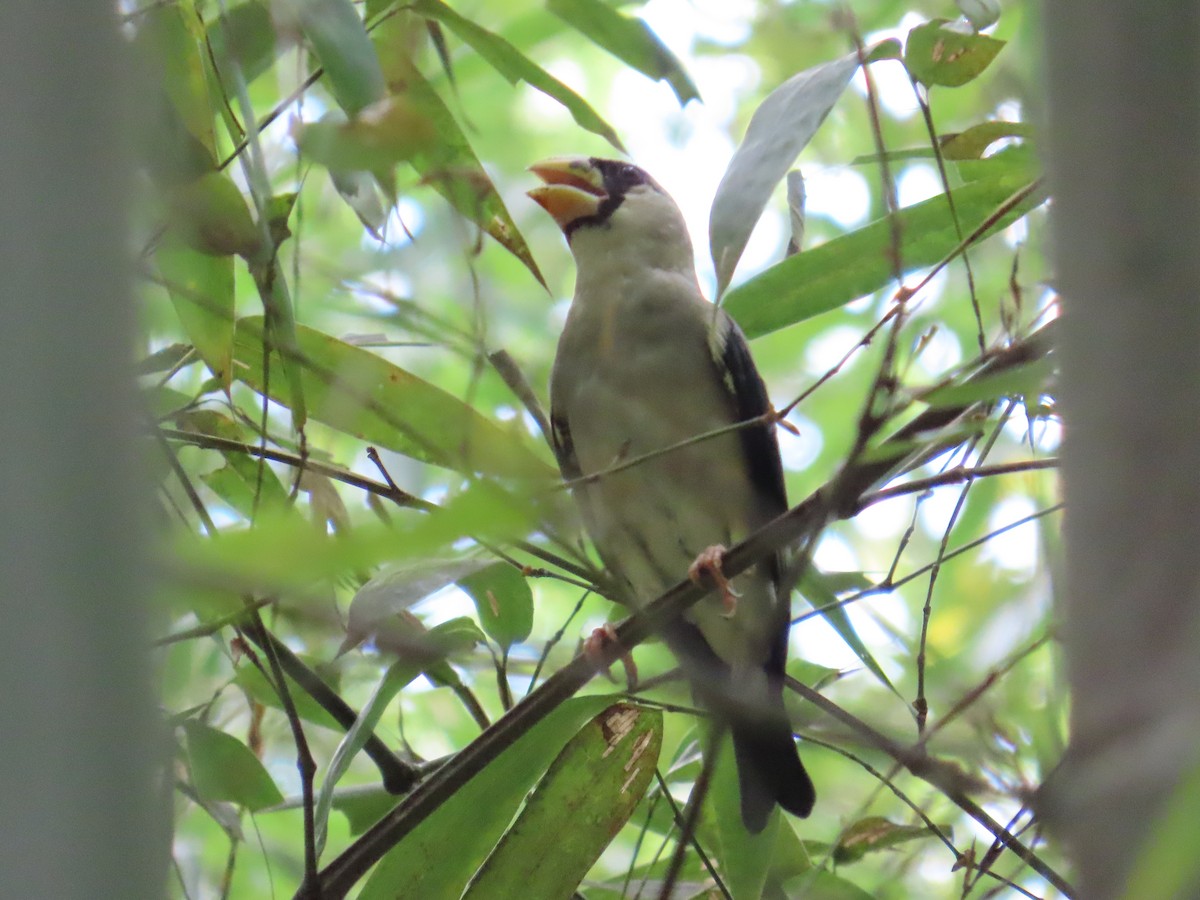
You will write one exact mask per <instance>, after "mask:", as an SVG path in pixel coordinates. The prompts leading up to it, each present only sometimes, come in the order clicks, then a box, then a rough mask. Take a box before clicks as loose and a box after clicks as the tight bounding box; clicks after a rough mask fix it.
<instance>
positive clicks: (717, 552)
mask: <svg viewBox="0 0 1200 900" xmlns="http://www.w3.org/2000/svg"><path fill="white" fill-rule="evenodd" d="M724 562H725V548H724V547H722V546H721V545H720V544H713V545H712V546H711V547H705V548H704V549H703V550H701V551H700V555H699V556H697V557H696V559H695V561H694V562H693V563H692V564H691V565H690V566H688V578H690V579H691V580H692V581H693V582H694V583H695V584H697V585H700V586H701V587H703V586H704V580H705V577H707V578H710V579H712V583H713V584H714V585H716V587H717V589H718V590H719V591H720V592H721V606H722V607H724V610H725V611H724V612H723V613H722V614H721V615H723V616H724V617H725V618H727V619H728V618H732V617H733V614H734V613H736V612H737V602H738V598H739V597H740V596H741V594H739V593H738V592H737V591H735V590H734V589H733V585H732V584H730V583H729V579H728V578H726V577H725V571H724V569H723V568H722V566H723V564H724Z"/></svg>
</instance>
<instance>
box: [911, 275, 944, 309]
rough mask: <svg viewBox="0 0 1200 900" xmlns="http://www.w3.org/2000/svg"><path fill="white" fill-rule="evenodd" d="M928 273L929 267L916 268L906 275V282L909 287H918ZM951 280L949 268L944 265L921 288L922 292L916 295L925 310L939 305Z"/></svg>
mask: <svg viewBox="0 0 1200 900" xmlns="http://www.w3.org/2000/svg"><path fill="white" fill-rule="evenodd" d="M927 274H929V270H928V269H915V270H913V271H912V272H909V273H908V274H907V275H905V277H904V283H905V284H907V285H908V286H909V287H916V286H917V285H918V284H919V283H920V282H921V281H923V280H924V278H925V276H926V275H927ZM949 280H950V272H949V269H948V268H947V267H945V266H943V267H942V268H941V269H939V270H938V272H937V274H936V275H934V276H933V277H932V278H930V279H929V283H928V284H926V285H925V287H923V288H921V292H920V293H919V294H917V295H916V300H917V301H919V302H920V304H921V308H922V309H923V310H925V311H929V310H930V309H933V308H934V307H936V306H937V304H938V301H939V300H941V299H942V297H944V296H945V295H946V285H947V283H948V282H949Z"/></svg>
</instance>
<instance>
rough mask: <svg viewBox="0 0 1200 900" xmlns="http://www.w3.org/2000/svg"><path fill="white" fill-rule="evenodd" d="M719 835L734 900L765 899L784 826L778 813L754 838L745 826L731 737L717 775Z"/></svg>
mask: <svg viewBox="0 0 1200 900" xmlns="http://www.w3.org/2000/svg"><path fill="white" fill-rule="evenodd" d="M707 818H708V821H709V822H711V824H712V827H713V828H714V830H715V832H716V835H717V847H718V848H719V858H720V861H721V872H722V874H723V875H724V877H725V882H726V886H727V887H728V888H729V892H730V894H732V896H733V898H734V900H758V898H760V897H762V896H763V886H764V885H765V884H766V879H767V870H768V867H769V865H770V863H771V857H772V855H773V851H774V848H775V843H776V835H777V833H778V831H779V829H780V825H781V823H782V816H781V814H780V812H779V810H778V809H776V810H775V811H774V812H772V814H771V818H770V819H769V820H768V822H767V827H766V828H764V829H763V830H762V831H761V832H760V833H758V834H751V833H750V832H749V831H747V830H746V826H745V825H743V824H742V794H741V788H740V786H739V785H738V776H737V762H736V761H735V760H734V757H733V743H732V741H730V739H729V737H728V735H725V736H723V737H722V738H721V748H720V752H719V755H718V757H717V761H716V770H715V771H714V772H713V780H712V800H711V809H710V811H709V815H708V817H707Z"/></svg>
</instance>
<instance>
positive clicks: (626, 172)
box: [621, 163, 642, 184]
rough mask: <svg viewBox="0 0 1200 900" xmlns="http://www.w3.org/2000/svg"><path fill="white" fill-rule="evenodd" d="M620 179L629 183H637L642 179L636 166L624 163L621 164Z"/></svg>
mask: <svg viewBox="0 0 1200 900" xmlns="http://www.w3.org/2000/svg"><path fill="white" fill-rule="evenodd" d="M621 180H622V181H624V182H627V183H629V184H638V183H639V182H640V181H641V180H642V175H641V172H639V171H638V167H637V166H631V165H629V164H628V163H626V164H625V165H623V166H621Z"/></svg>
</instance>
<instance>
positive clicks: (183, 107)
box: [137, 4, 216, 155]
mask: <svg viewBox="0 0 1200 900" xmlns="http://www.w3.org/2000/svg"><path fill="white" fill-rule="evenodd" d="M137 39H138V43H139V44H141V45H142V47H143V48H145V49H144V52H146V53H147V54H148V55H149V56H150V57H151V59H150V63H151V66H152V68H153V69H155V70H157V71H156V72H155V74H156V75H157V76H158V78H159V79H160V83H161V85H162V88H163V89H164V90H165V91H166V94H167V96H168V97H169V98H170V105H171V107H172V108H173V111H174V113H175V114H177V115H178V117H179V119H180V121H181V122H182V123H183V125H184V127H185V128H186V129H187V131H188V132H189V133H190V134H191V136H192V137H193V138H194V139H195V141H196V142H197V143H198V144H199V145H200V146H201V147H203V148H204V152H205V153H207V154H209V155H211V154H212V153H213V150H214V148H215V146H216V137H215V135H214V131H213V111H212V105H211V103H210V101H209V93H208V83H207V80H206V79H205V76H204V61H203V60H202V59H201V58H200V47H199V44H198V43H197V41H196V38H195V37H194V36H193V35H192V32H191V31H190V30H189V28H188V23H187V22H186V21H185V19H184V7H183V5H182V4H159V5H156V6H153V7H150V8H147V9H146V10H145V13H144V15H143V16H141V17H139V27H138V35H137Z"/></svg>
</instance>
